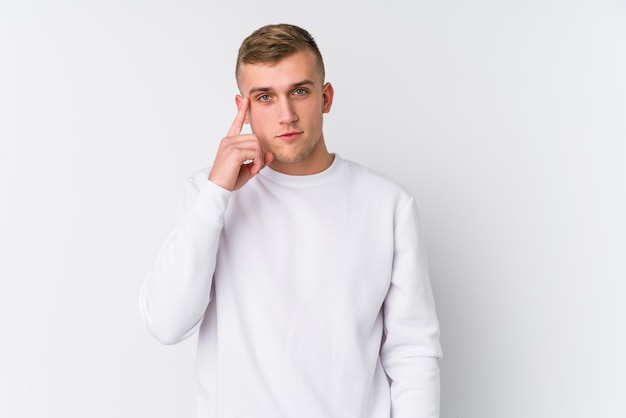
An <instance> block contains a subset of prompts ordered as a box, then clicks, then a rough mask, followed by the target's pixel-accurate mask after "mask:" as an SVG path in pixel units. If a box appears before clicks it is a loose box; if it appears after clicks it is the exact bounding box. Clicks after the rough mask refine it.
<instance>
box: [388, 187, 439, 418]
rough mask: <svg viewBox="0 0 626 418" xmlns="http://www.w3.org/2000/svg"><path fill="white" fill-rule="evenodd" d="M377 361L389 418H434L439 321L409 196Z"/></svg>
mask: <svg viewBox="0 0 626 418" xmlns="http://www.w3.org/2000/svg"><path fill="white" fill-rule="evenodd" d="M383 309H384V330H385V339H384V343H383V345H382V348H381V362H382V364H383V367H384V369H385V372H386V373H387V376H388V377H389V379H390V383H391V416H392V417H393V418H405V417H411V418H416V417H420V418H426V417H428V418H438V417H439V365H438V360H439V359H440V358H441V347H440V345H439V323H438V320H437V315H436V311H435V302H434V298H433V295H432V290H431V286H430V279H429V275H428V264H427V260H426V250H425V247H424V243H423V241H422V238H421V236H420V226H419V217H418V213H417V207H416V205H415V201H414V199H413V198H411V200H410V201H409V203H408V205H406V207H405V208H403V209H402V211H401V212H400V213H399V215H398V220H397V222H396V226H395V251H394V260H393V271H392V278H391V285H390V287H389V291H388V293H387V296H386V298H385V302H384V308H383Z"/></svg>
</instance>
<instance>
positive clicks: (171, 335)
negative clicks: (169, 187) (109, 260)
mask: <svg viewBox="0 0 626 418" xmlns="http://www.w3.org/2000/svg"><path fill="white" fill-rule="evenodd" d="M206 178H207V177H206V176H205V175H203V173H199V174H197V175H196V176H192V177H190V178H189V179H188V180H187V183H186V185H185V191H184V198H183V202H182V204H181V205H180V208H179V210H178V211H177V214H176V216H175V219H174V225H173V229H172V231H171V233H170V234H169V236H168V237H167V239H166V240H165V243H164V244H163V246H162V248H161V250H160V252H159V254H158V256H157V260H156V262H155V265H154V267H153V269H152V270H151V272H150V273H149V274H148V276H147V277H146V279H145V281H144V284H143V286H142V288H141V291H140V297H139V309H140V312H141V315H142V317H143V320H144V322H145V323H146V325H147V327H148V330H149V331H150V333H151V334H152V335H153V336H154V337H155V338H156V339H158V340H159V341H161V342H162V343H164V344H175V343H178V342H180V341H182V340H184V339H186V338H187V337H189V336H190V335H192V334H193V333H194V332H195V331H196V329H197V328H198V326H199V324H200V322H201V321H202V318H203V315H204V312H205V310H206V308H207V306H208V303H209V301H210V300H211V286H212V281H213V279H212V278H213V272H214V269H215V260H216V254H217V249H218V246H219V239H220V233H221V230H222V226H223V215H224V211H225V210H226V207H227V205H228V200H229V196H230V192H228V191H226V190H224V189H222V188H220V187H219V186H217V185H215V184H214V183H212V182H210V181H209V180H207V179H206Z"/></svg>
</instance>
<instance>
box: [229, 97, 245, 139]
mask: <svg viewBox="0 0 626 418" xmlns="http://www.w3.org/2000/svg"><path fill="white" fill-rule="evenodd" d="M249 105H250V99H248V98H247V97H246V98H244V99H243V103H242V104H241V107H240V108H239V111H238V112H237V116H235V120H234V121H233V124H232V125H231V126H230V129H229V130H228V134H227V135H226V136H237V135H239V134H240V133H241V130H242V129H243V124H244V122H245V121H246V113H247V112H248V106H249Z"/></svg>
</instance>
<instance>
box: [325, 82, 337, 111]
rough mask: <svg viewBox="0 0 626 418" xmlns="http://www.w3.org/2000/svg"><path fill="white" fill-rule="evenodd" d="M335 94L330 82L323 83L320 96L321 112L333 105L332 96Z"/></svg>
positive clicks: (328, 109)
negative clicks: (321, 101) (321, 102)
mask: <svg viewBox="0 0 626 418" xmlns="http://www.w3.org/2000/svg"><path fill="white" fill-rule="evenodd" d="M334 95H335V90H334V89H333V85H332V84H330V83H326V84H324V86H323V87H322V98H323V100H324V102H323V105H322V113H328V112H330V108H331V107H332V105H333V96H334Z"/></svg>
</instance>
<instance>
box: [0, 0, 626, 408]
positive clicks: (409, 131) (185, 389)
mask: <svg viewBox="0 0 626 418" xmlns="http://www.w3.org/2000/svg"><path fill="white" fill-rule="evenodd" d="M278 22H290V23H295V24H299V25H302V26H304V27H305V28H307V29H309V30H310V31H311V32H312V33H313V35H314V36H315V37H316V39H317V41H318V43H319V46H320V48H321V49H322V52H323V54H324V57H325V61H326V66H327V79H328V80H329V81H331V82H332V83H333V85H334V87H335V91H336V95H335V104H334V108H333V110H332V112H331V113H330V114H329V115H327V117H326V122H325V131H326V139H327V143H328V145H329V148H330V149H331V150H332V151H335V152H338V153H339V154H341V155H342V156H343V157H345V158H349V159H352V160H355V161H358V162H361V163H364V164H366V165H369V166H372V167H373V168H376V169H378V170H379V171H382V172H384V173H386V174H388V175H390V176H392V177H394V178H396V179H398V180H399V181H400V182H402V183H403V184H404V185H406V186H407V187H408V188H409V189H410V190H411V191H412V192H413V193H415V195H416V197H417V200H418V204H419V206H420V210H421V215H422V222H423V225H424V230H425V234H426V240H427V242H428V249H429V256H430V263H431V274H432V280H433V287H434V291H435V297H436V299H437V307H438V313H439V317H440V321H441V326H442V345H443V349H444V359H443V360H442V362H441V370H442V417H443V418H459V417H461V418H518V417H519V418H522V417H523V418H555V417H568V418H590V417H594V418H595V417H602V418H612V417H620V418H623V417H626V397H625V396H624V395H625V394H626V360H625V358H624V355H625V353H626V305H625V304H624V303H623V300H624V298H625V296H626V285H625V282H626V261H625V260H626V238H625V237H626V222H625V220H624V219H625V216H624V214H625V213H626V168H625V166H626V164H625V161H626V145H625V142H626V81H625V79H626V47H625V45H626V4H625V3H624V2H622V1H617V0H615V1H609V0H573V1H565V0H543V1H535V0H530V1H521V0H515V1H496V0H479V1H473V2H462V1H454V0H442V1H437V2H432V1H428V2H427V1H418V2H409V1H402V2H399V1H390V0H386V1H384V2H383V1H381V2H372V1H370V2H368V1H353V2H338V1H326V0H323V1H317V2H309V3H297V2H295V1H282V0H274V1H271V2H260V1H252V0H241V1H236V2H228V4H226V3H225V2H220V4H217V3H212V2H208V1H204V2H201V1H192V0H178V1H174V0H158V1H148V0H124V1H122V0H114V1H110V0H109V1H104V0H100V1H68V0H56V1H44V0H41V1H33V0H21V1H11V0H0V199H1V200H0V330H1V335H2V339H1V345H0V354H1V355H0V416H1V417H8V418H13V417H15V418H18V417H19V418H22V417H76V418H78V417H80V418H84V417H90V418H98V417H107V418H110V417H192V414H193V397H194V370H193V364H194V345H195V339H194V338H192V339H190V340H188V341H185V342H184V343H182V344H180V345H177V346H171V347H166V346H161V345H160V344H159V343H157V342H156V340H154V339H152V338H151V337H150V336H149V335H148V333H147V331H146V330H145V328H144V326H143V324H142V323H141V320H140V317H139V314H138V310H137V295H138V291H139V287H140V285H141V282H142V281H143V278H144V277H145V275H146V273H147V272H148V270H149V269H150V267H151V264H152V262H153V261H154V259H155V257H156V254H157V251H158V249H159V247H160V245H161V242H162V241H163V239H164V238H165V236H166V234H167V231H168V229H169V222H170V219H171V215H172V212H173V208H174V206H175V204H176V202H177V200H178V198H179V196H180V192H181V191H182V183H183V180H184V178H185V177H186V176H187V175H188V174H190V173H191V172H193V171H195V170H196V169H198V168H201V167H204V166H206V165H209V164H210V163H211V162H212V159H213V155H214V152H215V148H216V146H217V143H218V141H219V139H221V137H222V136H223V135H224V134H225V133H226V131H227V129H228V127H229V126H230V123H231V121H232V119H233V118H234V115H235V105H234V100H233V97H234V95H235V93H236V86H235V83H234V77H233V70H234V60H235V56H236V50H237V48H238V46H239V44H240V42H241V40H242V39H243V38H244V37H245V36H246V35H248V34H249V33H250V32H252V31H253V30H254V29H256V28H257V27H258V26H261V25H263V24H266V23H278Z"/></svg>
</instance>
